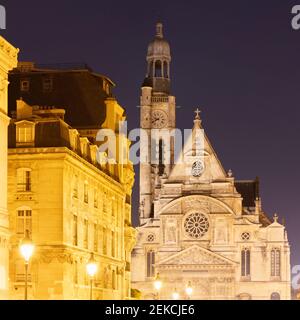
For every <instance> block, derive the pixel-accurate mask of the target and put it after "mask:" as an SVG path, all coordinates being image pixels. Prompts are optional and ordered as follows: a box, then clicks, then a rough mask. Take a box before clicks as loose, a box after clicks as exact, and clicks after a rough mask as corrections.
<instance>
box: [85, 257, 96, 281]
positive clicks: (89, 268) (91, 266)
mask: <svg viewBox="0 0 300 320" xmlns="http://www.w3.org/2000/svg"><path fill="white" fill-rule="evenodd" d="M97 271H98V265H97V262H96V260H95V258H94V254H92V255H91V258H90V260H89V262H88V263H87V265H86V272H87V274H88V275H89V276H90V277H91V278H93V277H94V276H95V275H96V273H97Z"/></svg>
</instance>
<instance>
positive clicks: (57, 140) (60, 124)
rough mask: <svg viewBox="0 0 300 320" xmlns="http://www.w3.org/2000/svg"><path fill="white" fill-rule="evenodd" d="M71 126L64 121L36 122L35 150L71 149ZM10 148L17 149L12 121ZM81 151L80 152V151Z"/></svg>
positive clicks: (9, 138) (9, 136)
mask: <svg viewBox="0 0 300 320" xmlns="http://www.w3.org/2000/svg"><path fill="white" fill-rule="evenodd" d="M69 128H70V127H69V126H68V125H67V124H66V123H65V122H64V121H62V120H60V119H57V120H51V121H41V122H38V121H36V125H35V141H34V146H35V148H42V147H43V148H51V147H67V148H70V138H69ZM8 147H9V148H16V125H15V123H14V121H11V123H10V125H9V127H8ZM78 151H79V150H78Z"/></svg>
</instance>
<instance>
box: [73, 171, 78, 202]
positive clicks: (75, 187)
mask: <svg viewBox="0 0 300 320" xmlns="http://www.w3.org/2000/svg"><path fill="white" fill-rule="evenodd" d="M73 197H74V198H76V199H78V177H77V176H75V178H74V185H73Z"/></svg>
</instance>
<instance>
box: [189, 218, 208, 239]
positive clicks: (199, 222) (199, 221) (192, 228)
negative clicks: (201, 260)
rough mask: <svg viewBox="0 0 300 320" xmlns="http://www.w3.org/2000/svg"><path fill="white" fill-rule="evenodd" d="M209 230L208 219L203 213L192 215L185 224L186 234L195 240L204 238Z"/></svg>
mask: <svg viewBox="0 0 300 320" xmlns="http://www.w3.org/2000/svg"><path fill="white" fill-rule="evenodd" d="M208 228H209V222H208V219H207V218H206V216H205V215H204V214H202V213H192V214H190V215H189V216H188V217H187V218H186V219H185V222H184V229H185V232H186V233H187V234H188V235H189V236H190V237H191V238H194V239H200V238H201V237H203V236H204V235H205V234H206V233H207V231H208Z"/></svg>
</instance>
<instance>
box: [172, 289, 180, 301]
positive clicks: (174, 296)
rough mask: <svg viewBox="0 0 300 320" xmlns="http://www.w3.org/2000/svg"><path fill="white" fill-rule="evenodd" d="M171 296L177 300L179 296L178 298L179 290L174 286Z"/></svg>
mask: <svg viewBox="0 0 300 320" xmlns="http://www.w3.org/2000/svg"><path fill="white" fill-rule="evenodd" d="M172 298H173V300H179V298H180V294H179V292H178V291H177V289H176V288H175V290H174V292H173V294H172Z"/></svg>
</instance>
